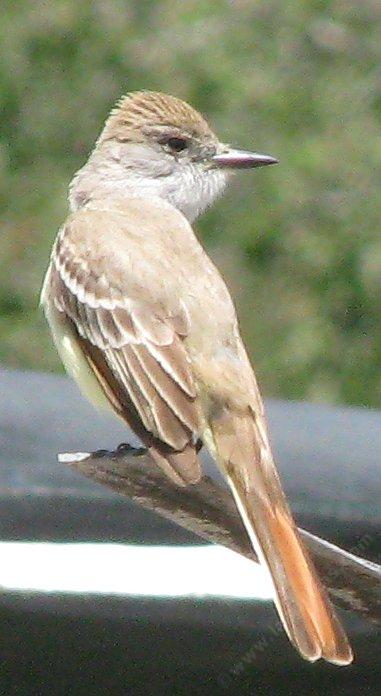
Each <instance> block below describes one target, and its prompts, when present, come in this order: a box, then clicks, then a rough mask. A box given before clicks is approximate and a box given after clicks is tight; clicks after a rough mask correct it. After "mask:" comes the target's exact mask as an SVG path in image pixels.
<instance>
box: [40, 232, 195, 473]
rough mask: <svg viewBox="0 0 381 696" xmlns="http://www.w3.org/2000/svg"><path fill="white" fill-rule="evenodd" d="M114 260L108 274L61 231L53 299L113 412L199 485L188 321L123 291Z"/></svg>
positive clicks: (170, 466)
mask: <svg viewBox="0 0 381 696" xmlns="http://www.w3.org/2000/svg"><path fill="white" fill-rule="evenodd" d="M112 259H113V256H112V255H110V263H109V267H108V273H107V275H106V274H105V270H104V269H105V264H104V263H103V264H102V273H101V274H99V273H98V272H97V263H92V260H91V258H90V257H89V256H87V258H86V259H84V258H78V257H76V256H75V255H74V253H73V245H72V244H71V242H70V237H69V236H68V235H67V234H66V233H65V229H64V230H63V231H62V232H61V233H60V235H59V237H58V240H57V244H56V247H55V250H54V252H53V255H52V262H51V269H50V281H49V291H48V292H49V298H50V299H49V301H50V302H52V303H53V304H54V307H55V309H56V310H57V311H58V312H59V313H60V314H62V316H64V317H65V319H66V320H68V321H69V322H71V323H72V325H73V327H74V328H75V331H76V333H77V338H78V342H79V345H80V347H81V350H82V352H83V354H84V356H85V358H86V360H87V362H88V364H89V365H90V366H91V368H92V370H93V372H94V374H95V376H96V377H97V379H98V381H99V383H100V384H101V386H102V389H103V391H104V393H105V395H106V396H107V398H108V400H109V402H110V404H111V405H112V407H113V408H114V410H116V411H117V412H118V414H119V415H121V416H122V417H123V418H124V419H125V420H126V421H127V422H128V424H129V425H130V427H132V428H133V429H134V430H135V432H136V433H137V435H138V436H139V437H140V438H141V439H142V440H143V442H144V444H145V445H146V446H148V447H150V448H151V452H152V454H153V455H154V456H155V458H156V460H157V461H158V463H159V465H161V466H162V467H163V468H164V469H165V471H166V473H167V474H168V475H169V476H171V478H173V479H174V480H175V481H176V483H178V484H186V483H194V482H196V481H198V480H199V478H200V476H201V470H200V463H199V460H198V457H197V449H198V444H197V442H198V433H199V429H200V428H199V416H198V408H197V393H196V388H195V384H194V380H193V376H192V373H191V370H190V365H189V361H188V358H187V352H186V348H185V345H184V341H183V339H184V336H185V335H186V333H187V330H188V327H187V318H186V316H185V314H184V313H181V312H178V313H177V314H175V313H172V314H171V313H170V312H167V313H165V311H164V309H163V307H161V306H159V304H155V303H154V302H152V303H151V304H148V303H147V302H146V301H145V302H142V303H140V302H139V301H138V300H136V299H135V300H132V299H130V298H129V297H128V296H127V295H124V294H123V292H122V291H121V288H120V284H119V287H114V286H113V280H112V279H113V268H112ZM118 271H120V269H118ZM119 275H120V273H119Z"/></svg>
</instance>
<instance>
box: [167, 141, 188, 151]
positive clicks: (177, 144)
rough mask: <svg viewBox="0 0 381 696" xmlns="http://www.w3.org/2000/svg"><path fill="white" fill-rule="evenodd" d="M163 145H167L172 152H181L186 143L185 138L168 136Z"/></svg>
mask: <svg viewBox="0 0 381 696" xmlns="http://www.w3.org/2000/svg"><path fill="white" fill-rule="evenodd" d="M165 145H168V147H169V148H170V149H171V150H173V151H174V152H181V151H182V150H185V148H186V147H187V146H188V143H187V141H186V140H185V138H168V139H167V140H166V141H165Z"/></svg>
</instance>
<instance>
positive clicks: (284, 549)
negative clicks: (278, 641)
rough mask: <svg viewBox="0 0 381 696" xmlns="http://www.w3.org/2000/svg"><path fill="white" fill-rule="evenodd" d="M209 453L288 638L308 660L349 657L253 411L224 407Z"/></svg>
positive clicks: (337, 660)
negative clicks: (263, 571) (223, 479)
mask: <svg viewBox="0 0 381 696" xmlns="http://www.w3.org/2000/svg"><path fill="white" fill-rule="evenodd" d="M210 429H211V434H212V443H213V448H215V452H214V455H215V456H216V458H217V460H218V462H219V464H220V466H221V468H222V470H223V472H224V473H225V475H226V477H227V479H228V481H229V484H230V487H231V490H232V493H233V496H234V498H235V501H236V504H237V508H238V510H239V512H240V515H241V517H242V520H243V522H244V524H245V527H246V530H247V532H248V535H249V537H250V540H251V542H252V545H253V548H254V549H255V551H256V552H257V554H258V557H259V559H260V561H261V562H262V563H263V564H264V565H265V567H267V569H268V571H269V573H270V576H271V579H272V583H273V587H274V591H275V603H276V606H277V609H278V612H279V615H280V618H281V620H282V623H283V626H284V628H285V630H286V633H287V635H288V636H289V638H290V640H291V642H292V643H293V644H294V645H295V647H296V648H297V649H298V650H299V652H300V653H301V655H302V656H303V657H304V658H305V659H307V660H310V661H311V662H313V661H315V660H318V659H319V658H323V659H325V660H327V661H328V662H332V663H334V664H337V665H347V664H349V663H350V662H351V661H352V659H353V654H352V650H351V647H350V645H349V643H348V639H347V636H346V634H345V631H344V629H343V627H342V626H341V623H340V622H339V620H338V618H337V616H336V614H335V612H334V610H333V608H332V606H331V604H330V601H329V599H328V595H327V592H326V590H325V589H324V587H323V586H322V584H321V582H320V580H319V578H318V576H317V573H316V570H315V568H314V566H313V564H312V561H311V559H310V557H309V555H308V553H307V551H306V549H305V548H304V546H303V544H302V541H301V539H300V537H299V534H298V531H297V529H296V525H295V523H294V521H293V519H292V515H291V512H290V509H289V507H288V504H287V502H286V499H285V495H284V493H283V490H282V487H281V484H280V481H279V477H278V474H277V471H276V468H275V465H274V462H273V459H272V456H271V452H270V448H269V446H268V443H267V438H266V436H265V437H264V436H263V431H261V430H260V428H259V427H258V426H257V423H256V421H255V416H254V414H253V413H252V412H247V413H244V414H241V413H237V414H236V413H232V412H230V411H228V410H227V409H226V410H224V411H222V413H220V414H219V415H218V416H215V417H214V419H213V420H212V422H211V424H210Z"/></svg>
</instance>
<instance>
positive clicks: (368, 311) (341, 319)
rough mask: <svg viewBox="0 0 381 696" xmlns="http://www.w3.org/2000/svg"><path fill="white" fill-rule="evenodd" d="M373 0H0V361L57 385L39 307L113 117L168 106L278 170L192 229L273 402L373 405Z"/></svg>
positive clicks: (377, 298) (376, 285)
mask: <svg viewBox="0 0 381 696" xmlns="http://www.w3.org/2000/svg"><path fill="white" fill-rule="evenodd" d="M380 30H381V4H380V2H379V0H358V1H357V2H352V1H351V0H337V1H333V0H332V1H331V2H328V1H326V0H306V1H304V2H303V1H297V0H295V1H294V2H292V1H291V2H282V0H257V1H255V0H231V1H230V2H229V1H228V0H225V1H223V0H221V2H208V1H207V0H205V1H197V0H183V1H182V2H176V1H175V0H162V1H161V0H158V1H156V2H155V1H154V0H135V1H130V2H128V1H126V0H123V1H122V0H120V1H119V0H99V1H98V2H97V1H94V2H88V1H82V2H80V1H79V0H57V1H51V2H47V1H46V2H41V1H38V0H35V1H34V2H33V3H32V2H28V1H27V0H24V1H22V0H19V1H18V2H13V1H11V0H9V1H8V0H2V3H1V22H0V51H1V61H0V98H1V116H0V130H1V140H0V177H1V183H0V186H1V192H0V197H1V205H2V215H1V221H0V225H1V230H0V234H1V247H0V249H1V251H0V362H1V363H2V364H6V365H9V366H13V367H23V368H35V369H38V370H60V369H61V368H60V365H59V361H58V358H57V356H56V354H55V352H54V349H53V348H52V345H51V341H50V338H49V335H48V331H47V329H46V327H45V323H44V321H43V319H42V317H41V315H40V312H39V310H38V308H37V302H38V294H39V288H40V284H41V279H42V276H43V273H44V270H45V268H46V265H47V262H48V257H49V253H50V246H51V243H52V241H53V238H54V236H55V234H56V231H57V228H58V226H59V225H60V223H61V222H62V221H63V219H64V217H65V215H66V210H67V204H66V190H67V185H68V183H69V180H70V178H71V176H72V174H73V173H74V171H75V170H76V169H78V168H79V167H80V166H81V165H82V164H83V163H84V161H85V159H86V156H87V153H88V152H89V150H90V149H91V147H92V144H93V142H94V140H95V138H96V137H97V134H98V132H99V130H100V128H101V126H102V123H103V121H104V119H105V116H106V114H107V112H108V110H109V109H110V107H111V106H112V105H113V103H114V101H115V100H116V99H117V98H118V97H119V96H120V95H121V94H123V93H125V92H126V91H129V90H134V89H142V88H149V89H158V90H163V91H168V92H170V93H173V94H175V95H177V96H180V97H183V98H185V99H187V100H189V101H190V102H191V103H192V104H193V105H194V106H196V107H197V108H199V109H200V110H201V111H202V112H204V113H205V114H206V115H207V116H208V118H209V120H210V122H211V123H212V124H213V126H214V127H215V128H216V130H217V132H218V133H219V134H220V136H221V138H222V139H225V140H226V141H228V142H231V143H234V144H236V145H239V146H243V147H248V148H255V149H257V150H259V151H264V152H268V153H270V154H273V155H276V156H277V157H279V159H280V161H281V164H280V166H278V167H272V168H269V169H264V170H258V171H256V172H254V173H250V174H249V173H242V174H240V175H239V176H237V177H236V179H235V182H234V184H233V186H232V187H231V189H230V191H229V192H228V194H227V195H226V196H225V198H223V199H222V200H221V201H220V202H219V203H218V204H217V205H216V207H215V208H213V209H212V210H211V211H209V212H208V213H207V214H206V215H205V216H204V217H203V218H202V219H201V220H200V222H199V231H200V235H201V236H202V238H203V239H204V241H205V243H206V245H207V247H208V249H209V251H210V253H211V254H212V256H213V257H214V259H215V260H216V262H217V264H218V265H219V267H220V268H221V269H222V271H223V273H224V274H225V277H226V278H227V280H228V282H229V284H230V286H231V288H232V291H233V293H234V295H235V299H236V303H237V307H238V312H239V315H240V318H241V326H242V332H243V334H244V337H245V340H246V343H247V345H248V348H249V352H250V355H251V357H252V358H253V360H254V362H255V365H256V370H257V373H258V376H259V379H260V382H261V384H262V389H263V391H264V392H265V394H267V395H273V396H282V397H286V398H306V399H310V400H314V401H326V402H327V401H328V402H332V403H350V404H365V405H371V406H376V407H380V405H381V373H380V359H381V312H380V306H381V281H380V270H381V233H380V225H379V223H380V218H381V196H380V191H379V184H380V178H381V176H380V175H381V138H380V119H381V60H380V59H381V40H380Z"/></svg>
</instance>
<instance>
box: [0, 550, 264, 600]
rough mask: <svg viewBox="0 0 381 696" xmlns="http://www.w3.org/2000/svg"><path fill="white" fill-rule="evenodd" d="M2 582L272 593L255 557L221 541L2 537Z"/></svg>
mask: <svg viewBox="0 0 381 696" xmlns="http://www.w3.org/2000/svg"><path fill="white" fill-rule="evenodd" d="M0 585H1V586H2V587H3V588H6V589H15V590H17V589H18V590H36V591H41V592H54V591H56V592H84V593H85V592H93V593H102V594H121V595H132V596H134V595H135V596H146V597H179V596H190V595H198V596H200V597H235V598H253V599H269V598H271V596H272V595H271V587H270V584H269V582H268V580H267V577H266V575H265V573H264V571H263V570H262V569H261V568H259V566H258V565H257V564H256V563H252V562H251V561H249V560H247V559H245V558H243V557H242V556H239V555H238V554H236V553H233V552H232V551H229V550H228V549H224V548H222V547H220V546H186V547H185V546H135V545H133V546H128V545H125V544H57V543H53V544H52V543H28V542H1V543H0Z"/></svg>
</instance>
